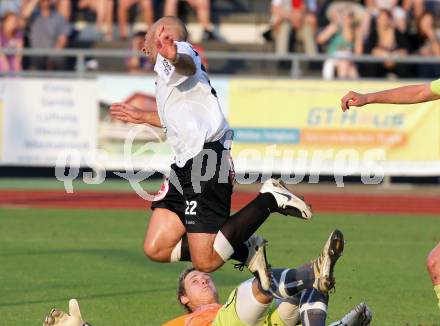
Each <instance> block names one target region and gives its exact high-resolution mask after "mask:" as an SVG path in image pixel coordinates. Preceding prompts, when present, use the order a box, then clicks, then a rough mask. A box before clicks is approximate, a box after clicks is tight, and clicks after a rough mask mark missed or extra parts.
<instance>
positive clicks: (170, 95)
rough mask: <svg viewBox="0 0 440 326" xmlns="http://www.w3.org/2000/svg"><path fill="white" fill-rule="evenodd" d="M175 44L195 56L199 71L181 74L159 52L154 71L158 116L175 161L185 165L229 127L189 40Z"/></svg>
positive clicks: (220, 136) (182, 50)
mask: <svg viewBox="0 0 440 326" xmlns="http://www.w3.org/2000/svg"><path fill="white" fill-rule="evenodd" d="M176 45H177V52H178V53H180V54H186V55H189V56H191V57H192V59H193V60H194V63H195V65H196V73H195V74H194V75H192V76H184V75H181V74H179V73H178V72H177V71H176V69H175V67H174V66H173V65H172V64H171V63H170V61H168V60H167V59H165V58H163V57H162V56H161V55H160V54H158V56H157V60H156V65H155V67H154V71H155V72H156V73H157V78H156V101H157V108H158V113H159V117H160V120H161V122H162V125H163V126H164V128H165V133H166V135H167V139H168V142H169V143H170V145H171V147H172V149H173V152H174V154H175V162H176V164H177V166H179V167H183V166H184V165H185V163H186V162H187V161H188V160H189V159H191V158H193V157H195V156H196V155H197V154H198V153H200V152H201V151H202V149H203V145H204V144H205V143H208V142H213V141H217V140H220V139H221V138H222V137H223V136H224V135H225V133H226V131H228V130H229V126H228V123H227V121H226V119H225V117H224V115H223V112H222V110H221V108H220V104H219V102H218V100H217V96H216V93H215V90H214V89H213V88H212V87H211V84H210V81H209V78H208V74H207V73H206V71H205V69H204V67H203V65H202V62H201V58H200V56H199V55H198V53H197V52H196V51H195V50H194V49H193V48H192V46H191V44H189V43H187V42H176Z"/></svg>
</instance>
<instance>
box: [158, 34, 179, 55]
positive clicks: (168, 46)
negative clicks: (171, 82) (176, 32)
mask: <svg viewBox="0 0 440 326" xmlns="http://www.w3.org/2000/svg"><path fill="white" fill-rule="evenodd" d="M156 47H157V52H159V53H160V55H161V56H162V57H164V58H165V59H168V60H171V61H174V59H176V55H177V46H176V44H175V43H174V40H173V37H172V36H171V35H170V34H169V33H168V32H167V31H166V30H165V27H164V26H162V27H161V29H160V30H159V34H158V37H157V41H156Z"/></svg>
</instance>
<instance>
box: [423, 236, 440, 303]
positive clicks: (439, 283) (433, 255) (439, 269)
mask: <svg viewBox="0 0 440 326" xmlns="http://www.w3.org/2000/svg"><path fill="white" fill-rule="evenodd" d="M426 267H427V268H428V273H429V276H430V277H431V280H432V284H433V285H434V291H435V293H436V294H437V298H438V306H439V308H440V242H439V243H438V244H437V246H436V247H435V248H434V249H432V251H431V252H430V253H429V255H428V258H427V259H426Z"/></svg>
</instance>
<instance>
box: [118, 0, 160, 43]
mask: <svg viewBox="0 0 440 326" xmlns="http://www.w3.org/2000/svg"><path fill="white" fill-rule="evenodd" d="M137 3H139V5H140V6H141V9H142V16H143V19H144V23H145V24H146V25H147V26H146V27H150V26H151V25H152V24H153V22H154V9H153V0H119V2H118V23H119V35H120V37H121V39H126V38H127V37H128V26H127V25H128V13H129V10H130V8H131V7H132V6H133V5H135V4H137Z"/></svg>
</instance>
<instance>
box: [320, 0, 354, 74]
mask: <svg viewBox="0 0 440 326" xmlns="http://www.w3.org/2000/svg"><path fill="white" fill-rule="evenodd" d="M360 19H361V17H359V16H356V15H355V13H354V12H353V11H352V10H350V9H349V7H343V8H341V10H338V11H335V12H334V15H332V19H331V20H330V23H329V24H328V25H327V26H326V27H325V28H324V29H323V30H322V31H321V32H320V33H319V34H318V37H317V42H318V44H327V53H328V54H329V55H330V56H332V57H333V58H331V59H327V60H326V61H325V62H324V67H323V77H324V79H333V78H334V75H335V72H336V76H337V77H338V78H343V79H356V78H358V76H359V74H358V71H357V67H356V64H355V63H354V62H352V61H350V60H346V59H342V58H338V57H348V56H352V55H353V54H354V53H355V54H358V55H359V54H362V50H363V49H362V45H363V35H362V30H361V24H360Z"/></svg>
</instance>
